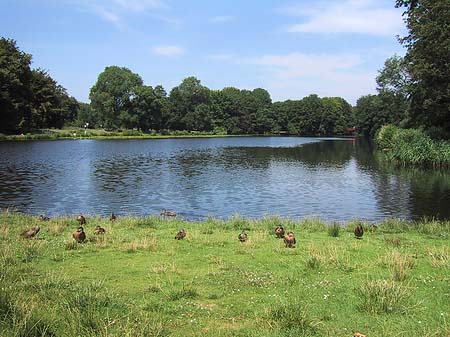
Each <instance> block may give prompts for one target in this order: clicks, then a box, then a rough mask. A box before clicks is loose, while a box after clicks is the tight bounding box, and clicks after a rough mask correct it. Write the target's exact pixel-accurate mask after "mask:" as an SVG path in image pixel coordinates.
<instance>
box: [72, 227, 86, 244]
mask: <svg viewBox="0 0 450 337" xmlns="http://www.w3.org/2000/svg"><path fill="white" fill-rule="evenodd" d="M72 237H73V238H74V239H75V241H76V242H84V240H86V233H85V232H84V229H83V227H81V226H80V227H78V229H77V230H76V231H75V232H73V234H72Z"/></svg>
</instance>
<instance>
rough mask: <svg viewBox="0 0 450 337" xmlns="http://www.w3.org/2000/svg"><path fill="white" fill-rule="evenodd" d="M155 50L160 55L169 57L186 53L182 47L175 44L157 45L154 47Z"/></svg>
mask: <svg viewBox="0 0 450 337" xmlns="http://www.w3.org/2000/svg"><path fill="white" fill-rule="evenodd" d="M153 52H154V53H155V54H158V55H163V56H169V57H174V56H180V55H183V54H184V53H185V51H184V49H183V48H182V47H180V46H174V45H164V46H155V47H153Z"/></svg>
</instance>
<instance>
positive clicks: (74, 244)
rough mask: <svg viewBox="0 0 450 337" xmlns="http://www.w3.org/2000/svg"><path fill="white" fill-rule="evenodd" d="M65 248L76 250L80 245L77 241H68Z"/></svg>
mask: <svg viewBox="0 0 450 337" xmlns="http://www.w3.org/2000/svg"><path fill="white" fill-rule="evenodd" d="M65 247H66V250H76V249H78V248H79V244H78V242H76V241H67V242H66V245H65Z"/></svg>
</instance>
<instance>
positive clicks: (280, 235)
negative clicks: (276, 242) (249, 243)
mask: <svg viewBox="0 0 450 337" xmlns="http://www.w3.org/2000/svg"><path fill="white" fill-rule="evenodd" d="M275 235H276V237H277V238H279V239H281V238H284V228H283V226H277V227H276V228H275Z"/></svg>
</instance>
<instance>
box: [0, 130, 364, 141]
mask: <svg viewBox="0 0 450 337" xmlns="http://www.w3.org/2000/svg"><path fill="white" fill-rule="evenodd" d="M74 134H76V135H75V136H74ZM228 137H308V138H344V139H349V138H356V136H351V135H321V136H317V135H316V136H301V135H289V134H287V133H282V132H280V133H273V134H236V135H234V134H214V133H204V132H198V131H186V132H184V131H173V132H172V133H170V134H150V133H148V134H147V133H141V132H139V131H135V130H128V131H124V132H118V131H105V130H103V129H88V130H87V135H84V129H45V130H43V132H38V133H29V134H21V135H6V134H0V141H26V140H86V139H93V140H103V139H105V140H109V139H124V140H128V139H172V138H174V139H176V138H228Z"/></svg>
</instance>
